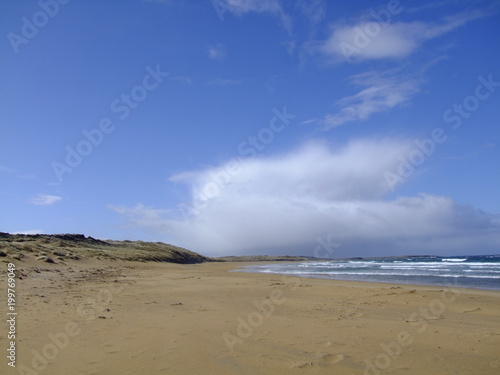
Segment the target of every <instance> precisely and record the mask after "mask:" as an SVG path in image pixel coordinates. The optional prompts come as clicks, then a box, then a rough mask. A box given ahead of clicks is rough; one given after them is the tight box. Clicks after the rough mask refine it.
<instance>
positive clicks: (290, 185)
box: [110, 139, 500, 256]
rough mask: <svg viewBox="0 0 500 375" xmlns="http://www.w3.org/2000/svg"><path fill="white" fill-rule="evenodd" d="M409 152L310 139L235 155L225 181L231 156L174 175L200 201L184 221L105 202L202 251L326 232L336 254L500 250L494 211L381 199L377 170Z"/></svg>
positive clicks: (300, 242) (269, 248)
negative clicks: (279, 150)
mask: <svg viewBox="0 0 500 375" xmlns="http://www.w3.org/2000/svg"><path fill="white" fill-rule="evenodd" d="M409 149H410V142H409V141H404V140H400V139H399V140H396V139H393V140H389V139H385V140H380V141H368V140H363V141H356V142H352V143H350V144H349V145H348V146H346V147H342V148H339V149H331V148H329V147H327V146H326V145H325V144H323V143H316V142H313V143H310V144H308V145H306V146H305V147H302V148H300V149H299V150H296V151H294V152H291V153H289V154H286V155H282V156H278V157H268V158H255V159H248V160H240V161H239V163H240V166H241V170H240V173H238V174H235V175H232V176H230V177H229V180H228V179H227V176H225V177H224V178H223V177H221V176H222V175H223V174H224V171H227V170H228V169H227V166H228V165H229V162H228V164H224V165H221V166H219V167H217V168H209V169H205V170H200V171H195V172H189V173H184V174H181V175H179V176H174V178H172V180H173V181H176V182H178V183H184V184H186V186H187V188H188V189H189V190H190V191H191V192H192V194H193V196H192V198H193V201H197V202H199V205H200V206H202V207H203V208H202V209H200V210H199V212H198V213H197V214H196V215H193V216H192V218H191V220H189V221H186V220H184V218H181V217H180V216H181V215H180V214H179V213H178V215H177V216H176V215H174V212H175V211H173V210H167V209H157V208H152V207H146V206H144V205H136V206H134V207H124V206H110V208H111V209H112V210H114V211H115V212H117V213H119V214H121V215H123V216H124V217H126V218H127V219H128V221H129V222H130V223H131V225H133V226H135V227H136V228H142V229H143V230H147V231H151V232H154V233H156V235H158V236H162V237H163V238H164V239H165V240H166V241H170V242H174V243H176V244H178V245H180V246H184V247H187V248H190V249H192V250H195V251H199V252H201V253H203V254H207V255H222V254H243V253H246V254H249V253H254V254H256V253H269V254H280V253H282V254H285V253H286V254H303V255H313V249H314V245H315V241H316V238H317V237H318V236H325V235H326V234H329V235H330V237H331V238H332V240H334V241H335V242H337V243H340V244H342V246H341V249H339V251H341V252H339V253H338V254H336V255H337V256H368V255H381V254H384V255H386V254H387V255H388V254H391V253H393V254H394V253H397V252H398V251H401V249H402V248H404V249H405V251H408V252H409V253H418V252H420V251H422V249H425V251H426V252H434V251H436V252H438V251H440V252H446V251H453V252H455V254H459V253H460V252H462V251H470V250H471V249H473V248H476V247H477V246H483V249H484V250H485V251H489V250H491V249H492V248H494V247H495V246H496V247H498V241H500V222H499V218H498V217H495V216H493V215H489V214H486V213H484V212H481V211H478V210H475V209H473V208H471V207H464V206H461V205H459V204H457V203H456V202H454V201H453V200H452V199H451V198H448V197H442V196H432V195H425V194H422V195H418V196H414V197H399V198H396V199H394V200H386V199H385V196H386V194H387V193H388V192H389V190H388V187H387V184H386V183H385V181H384V177H383V176H384V172H385V171H386V170H391V168H394V166H396V165H397V163H399V162H400V160H399V159H398V158H399V157H401V156H404V155H405V154H407V152H408V151H407V150H409ZM233 162H234V161H233ZM226 174H227V172H226ZM214 176H215V177H214ZM217 176H219V177H217ZM216 181H219V182H220V181H225V182H224V183H222V184H219V188H218V194H213V195H212V196H211V198H210V199H209V198H207V196H206V194H204V190H206V189H207V188H208V186H211V188H212V189H213V184H214V183H216ZM465 239H467V240H466V241H465ZM450 249H451V250H450Z"/></svg>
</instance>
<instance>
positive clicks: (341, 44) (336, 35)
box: [320, 10, 488, 61]
mask: <svg viewBox="0 0 500 375" xmlns="http://www.w3.org/2000/svg"><path fill="white" fill-rule="evenodd" d="M487 15H488V12H486V11H484V10H475V11H470V12H462V13H459V14H454V15H451V16H448V17H445V18H444V19H443V20H442V21H441V22H435V23H433V22H422V21H414V22H397V21H394V22H386V23H384V22H379V21H376V20H374V19H362V20H358V21H356V22H355V23H351V24H340V23H338V24H335V25H334V26H333V27H332V32H331V34H330V37H329V38H328V39H327V40H326V41H325V42H324V43H323V44H322V45H321V47H320V50H322V51H323V53H325V54H327V55H329V56H332V57H334V58H335V60H336V61H346V60H347V61H362V60H377V59H400V58H404V57H407V56H409V55H411V54H412V53H413V52H414V51H415V50H417V49H418V48H419V47H420V46H421V45H422V44H423V43H424V42H425V41H427V40H430V39H434V38H437V37H440V36H442V35H444V34H446V33H449V32H451V31H453V30H454V29H456V28H458V27H460V26H463V25H465V24H466V23H468V22H470V21H473V20H477V19H480V18H482V17H485V16H487ZM394 17H396V16H394Z"/></svg>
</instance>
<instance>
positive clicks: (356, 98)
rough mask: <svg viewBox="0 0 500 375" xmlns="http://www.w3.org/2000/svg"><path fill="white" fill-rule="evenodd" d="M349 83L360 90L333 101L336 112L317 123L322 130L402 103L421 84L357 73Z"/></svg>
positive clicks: (407, 80) (378, 74)
mask: <svg viewBox="0 0 500 375" xmlns="http://www.w3.org/2000/svg"><path fill="white" fill-rule="evenodd" d="M350 80H351V83H352V84H354V85H356V86H362V87H364V88H363V89H362V90H361V91H359V92H358V93H356V94H354V95H351V96H346V97H344V98H342V99H340V100H339V101H338V102H337V105H338V106H339V107H340V111H339V112H337V113H335V114H329V115H326V116H324V118H323V119H322V120H321V121H320V122H321V124H322V126H323V127H324V129H330V128H334V127H337V126H340V125H343V124H345V123H348V122H352V121H361V120H366V119H368V118H369V117H370V116H371V115H373V114H375V113H378V112H383V111H387V110H390V109H392V108H395V107H398V106H401V105H403V104H406V103H408V102H409V101H410V99H411V98H412V96H413V95H415V94H416V93H418V92H419V90H420V85H421V83H422V80H418V79H414V78H408V77H400V76H397V75H391V74H388V73H378V72H366V73H362V74H357V75H354V76H352V77H351V78H350ZM307 122H311V121H306V122H305V123H307Z"/></svg>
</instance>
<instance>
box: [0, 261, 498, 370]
mask: <svg viewBox="0 0 500 375" xmlns="http://www.w3.org/2000/svg"><path fill="white" fill-rule="evenodd" d="M9 262H12V260H6V261H5V263H2V264H4V265H3V266H2V267H3V270H2V274H1V280H0V282H1V285H2V290H4V286H5V289H6V286H7V272H6V271H7V264H8V263H9ZM13 263H14V264H15V266H16V274H17V276H18V277H20V279H16V286H15V290H16V306H15V307H16V312H17V313H18V315H17V316H16V325H15V329H16V342H15V348H16V350H15V357H16V358H15V360H16V361H15V365H16V367H15V368H13V367H10V366H9V365H8V362H9V359H8V358H5V355H4V356H3V360H2V364H1V367H2V369H1V371H0V372H1V373H2V374H7V375H10V374H47V375H68V374H71V375H84V374H85V375H115V374H116V375H118V374H120V375H124V374H131V375H132V374H133V375H136V374H189V375H193V374H200V375H201V374H203V375H205V374H221V375H224V374H248V375H255V374H338V375H342V374H352V375H357V374H382V373H383V374H481V375H487V374H499V373H500V356H499V354H500V314H499V311H500V293H499V292H496V291H481V290H467V289H455V288H438V287H429V286H409V285H392V284H374V283H358V282H341V281H332V280H324V279H305V278H296V277H286V276H280V275H268V274H251V273H244V272H229V271H230V270H233V269H236V268H239V267H241V266H242V265H244V264H242V263H204V264H197V265H177V264H168V263H153V262H150V263H141V262H124V261H111V260H106V261H104V260H97V259H81V260H78V261H75V260H69V259H68V260H67V261H65V262H64V264H63V262H59V263H58V264H48V263H43V265H42V264H41V263H40V262H36V261H30V260H26V259H25V260H23V261H19V262H17V261H15V262H13ZM4 271H5V272H4ZM6 313H7V305H6V303H3V304H2V314H3V316H4V317H6V316H7V315H6ZM2 320H4V322H5V320H6V319H5V318H4V319H2ZM2 327H3V328H2V332H1V333H0V346H1V347H2V349H3V352H4V353H5V352H7V353H8V352H9V351H8V349H9V345H10V340H8V339H7V330H8V328H7V326H6V325H5V324H2ZM6 349H7V350H6Z"/></svg>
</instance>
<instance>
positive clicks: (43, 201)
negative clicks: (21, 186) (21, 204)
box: [29, 194, 62, 206]
mask: <svg viewBox="0 0 500 375" xmlns="http://www.w3.org/2000/svg"><path fill="white" fill-rule="evenodd" d="M61 199H62V197H59V196H57V195H49V194H38V195H37V196H36V197H32V198H30V200H29V203H31V204H34V205H36V206H50V205H52V204H54V203H56V202H58V201H60V200H61Z"/></svg>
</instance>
